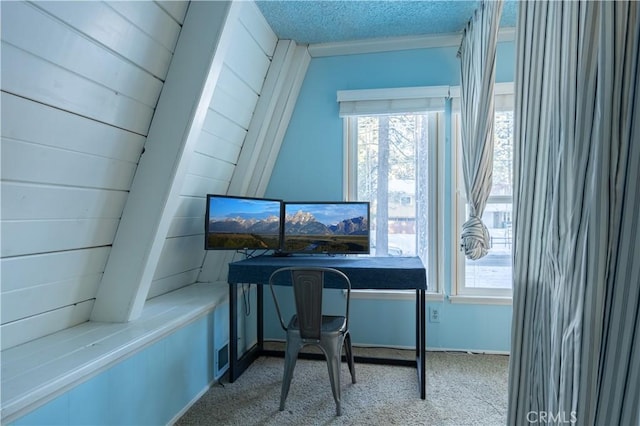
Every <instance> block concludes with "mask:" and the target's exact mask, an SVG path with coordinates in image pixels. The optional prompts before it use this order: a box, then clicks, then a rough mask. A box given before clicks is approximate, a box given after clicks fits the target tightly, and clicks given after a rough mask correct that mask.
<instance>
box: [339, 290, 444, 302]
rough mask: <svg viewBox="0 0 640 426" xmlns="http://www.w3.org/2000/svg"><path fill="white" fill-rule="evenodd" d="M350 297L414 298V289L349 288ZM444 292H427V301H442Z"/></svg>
mask: <svg viewBox="0 0 640 426" xmlns="http://www.w3.org/2000/svg"><path fill="white" fill-rule="evenodd" d="M351 298H352V299H370V300H371V299H384V300H416V291H415V290H351ZM443 300H444V294H442V293H434V292H427V302H442V301H443Z"/></svg>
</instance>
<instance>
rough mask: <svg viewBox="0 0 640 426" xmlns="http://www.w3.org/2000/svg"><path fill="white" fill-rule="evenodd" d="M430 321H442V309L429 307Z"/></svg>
mask: <svg viewBox="0 0 640 426" xmlns="http://www.w3.org/2000/svg"><path fill="white" fill-rule="evenodd" d="M429 322H440V309H438V308H434V307H430V308H429Z"/></svg>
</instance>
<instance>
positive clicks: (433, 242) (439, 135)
mask: <svg viewBox="0 0 640 426" xmlns="http://www.w3.org/2000/svg"><path fill="white" fill-rule="evenodd" d="M448 97H449V87H448V86H433V87H419V88H398V89H373V90H366V89H365V90H349V91H339V92H338V102H339V103H341V102H344V103H352V104H351V105H348V108H347V109H348V111H349V112H347V113H343V112H342V110H343V104H341V106H340V107H341V117H342V118H343V147H344V148H343V149H344V151H343V194H344V197H345V199H346V200H347V201H350V200H355V199H356V194H357V174H358V165H357V161H358V158H357V153H358V148H357V124H356V123H355V122H356V119H357V117H359V116H372V115H381V114H388V115H392V114H424V113H434V112H436V113H437V116H436V120H435V121H436V122H435V123H434V122H432V120H430V121H429V126H428V131H429V136H430V137H429V141H432V142H430V143H429V146H428V153H427V156H428V162H429V164H428V168H429V170H430V171H435V173H433V174H432V173H431V172H430V173H429V180H428V185H429V188H428V208H427V212H428V213H427V223H428V229H427V235H428V241H427V242H426V244H427V245H428V247H429V256H428V259H423V262H424V263H425V266H426V269H427V283H428V287H429V288H428V290H427V297H428V298H429V299H430V300H443V298H444V282H443V281H444V274H443V270H444V258H445V256H444V252H445V242H444V239H445V238H444V236H445V231H444V226H443V225H444V182H445V176H444V173H445V169H446V167H445V144H446V139H447V132H446V124H447V117H446V103H445V99H446V98H448ZM358 102H360V104H358ZM387 106H389V107H390V109H393V108H399V109H400V110H391V111H385V110H384V108H385V107H387ZM367 292H368V293H370V291H367ZM375 293H378V292H375ZM384 293H385V295H384V296H385V298H386V297H388V296H389V297H392V298H397V297H402V296H403V294H404V293H407V292H393V291H385V292H384ZM401 293H402V294H401ZM414 296H415V295H414V294H413V292H410V294H409V293H407V295H406V297H411V298H413V297H414ZM403 298H404V297H403Z"/></svg>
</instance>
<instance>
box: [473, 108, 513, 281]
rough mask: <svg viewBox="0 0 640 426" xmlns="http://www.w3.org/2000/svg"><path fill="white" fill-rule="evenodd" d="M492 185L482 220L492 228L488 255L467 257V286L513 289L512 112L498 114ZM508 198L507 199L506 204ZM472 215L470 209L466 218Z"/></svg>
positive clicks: (495, 125) (495, 130)
mask: <svg viewBox="0 0 640 426" xmlns="http://www.w3.org/2000/svg"><path fill="white" fill-rule="evenodd" d="M494 133H495V135H494V151H493V185H492V188H491V195H490V196H489V200H488V201H487V206H486V207H485V211H484V214H483V215H482V221H483V222H484V224H485V225H486V226H487V228H488V229H489V235H490V236H491V239H490V248H489V253H488V254H487V255H486V256H484V257H483V258H481V259H478V260H469V259H466V258H465V274H464V280H465V282H464V287H466V288H473V289H477V288H495V289H510V288H511V285H512V280H513V278H512V257H511V253H512V246H513V244H512V227H511V217H512V208H513V202H512V200H513V112H512V111H498V112H496V115H495V122H494ZM505 199H506V200H508V201H507V202H505ZM468 215H469V211H468V206H467V211H466V212H465V219H466V218H467V217H469V216H468Z"/></svg>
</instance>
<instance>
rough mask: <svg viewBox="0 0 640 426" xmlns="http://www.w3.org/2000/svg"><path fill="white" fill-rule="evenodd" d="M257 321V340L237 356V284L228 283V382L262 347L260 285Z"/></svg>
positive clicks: (243, 369) (238, 375)
mask: <svg viewBox="0 0 640 426" xmlns="http://www.w3.org/2000/svg"><path fill="white" fill-rule="evenodd" d="M257 294H258V301H257V305H258V307H257V317H258V318H257V322H258V330H257V334H258V336H257V337H258V342H257V344H256V345H254V346H253V347H252V348H251V349H249V350H247V351H246V352H245V353H244V354H243V355H242V356H241V357H240V358H238V284H229V383H233V382H235V380H236V379H237V378H238V377H240V375H241V374H242V373H244V371H245V370H246V369H247V368H248V367H249V366H250V365H251V363H252V362H253V361H255V360H256V359H257V358H258V357H259V356H260V354H261V353H262V349H263V341H264V334H263V325H262V311H263V307H262V305H263V292H262V286H261V285H259V286H258V288H257Z"/></svg>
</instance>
